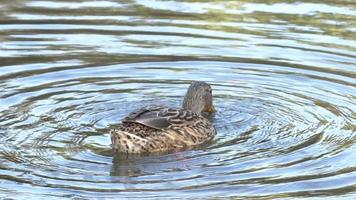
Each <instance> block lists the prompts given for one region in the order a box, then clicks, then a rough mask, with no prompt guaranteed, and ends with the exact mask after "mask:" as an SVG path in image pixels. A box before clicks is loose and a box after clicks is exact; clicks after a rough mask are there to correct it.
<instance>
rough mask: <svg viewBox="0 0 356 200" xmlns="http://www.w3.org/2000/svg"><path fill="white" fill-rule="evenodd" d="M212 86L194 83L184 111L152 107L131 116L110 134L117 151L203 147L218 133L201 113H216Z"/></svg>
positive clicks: (154, 150)
mask: <svg viewBox="0 0 356 200" xmlns="http://www.w3.org/2000/svg"><path fill="white" fill-rule="evenodd" d="M213 111H214V107H213V104H212V93H211V87H210V86H209V85H208V84H207V83H205V82H193V83H192V84H191V86H190V87H189V89H188V92H187V94H186V96H185V98H184V101H183V108H167V107H160V106H150V107H145V108H141V109H139V110H137V111H135V112H132V113H130V114H129V115H128V116H127V117H125V118H124V119H123V120H122V124H121V125H120V127H119V128H118V129H115V130H112V131H111V141H112V148H113V150H114V152H125V153H152V152H167V151H178V150H182V149H185V148H189V147H193V146H196V145H200V144H203V143H205V142H207V141H209V140H211V139H212V138H213V137H214V135H215V134H216V130H215V128H214V126H213V125H212V124H211V123H210V122H209V120H207V119H206V118H204V117H203V116H202V115H201V113H202V112H213Z"/></svg>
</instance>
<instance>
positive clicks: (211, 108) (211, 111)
mask: <svg viewBox="0 0 356 200" xmlns="http://www.w3.org/2000/svg"><path fill="white" fill-rule="evenodd" d="M214 112H216V110H215V107H214V106H213V105H212V106H211V107H210V108H209V109H208V113H214Z"/></svg>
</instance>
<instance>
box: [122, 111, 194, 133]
mask: <svg viewBox="0 0 356 200" xmlns="http://www.w3.org/2000/svg"><path fill="white" fill-rule="evenodd" d="M197 118H199V116H198V115H197V114H195V113H194V112H192V111H190V110H186V109H182V108H167V107H158V106H153V107H152V106H151V107H145V108H142V109H139V110H137V111H134V112H132V113H130V114H129V115H128V116H127V117H126V118H125V119H124V120H123V122H134V123H139V124H142V125H145V126H148V127H151V128H154V129H158V130H164V129H167V128H169V126H171V125H174V126H184V125H188V124H191V123H192V122H193V121H194V119H197Z"/></svg>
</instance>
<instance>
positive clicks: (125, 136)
mask: <svg viewBox="0 0 356 200" xmlns="http://www.w3.org/2000/svg"><path fill="white" fill-rule="evenodd" d="M111 142H112V148H113V150H114V152H121V153H144V152H145V146H146V144H147V139H144V138H142V137H139V136H137V135H134V134H132V133H129V132H126V131H121V130H113V131H112V132H111Z"/></svg>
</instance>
